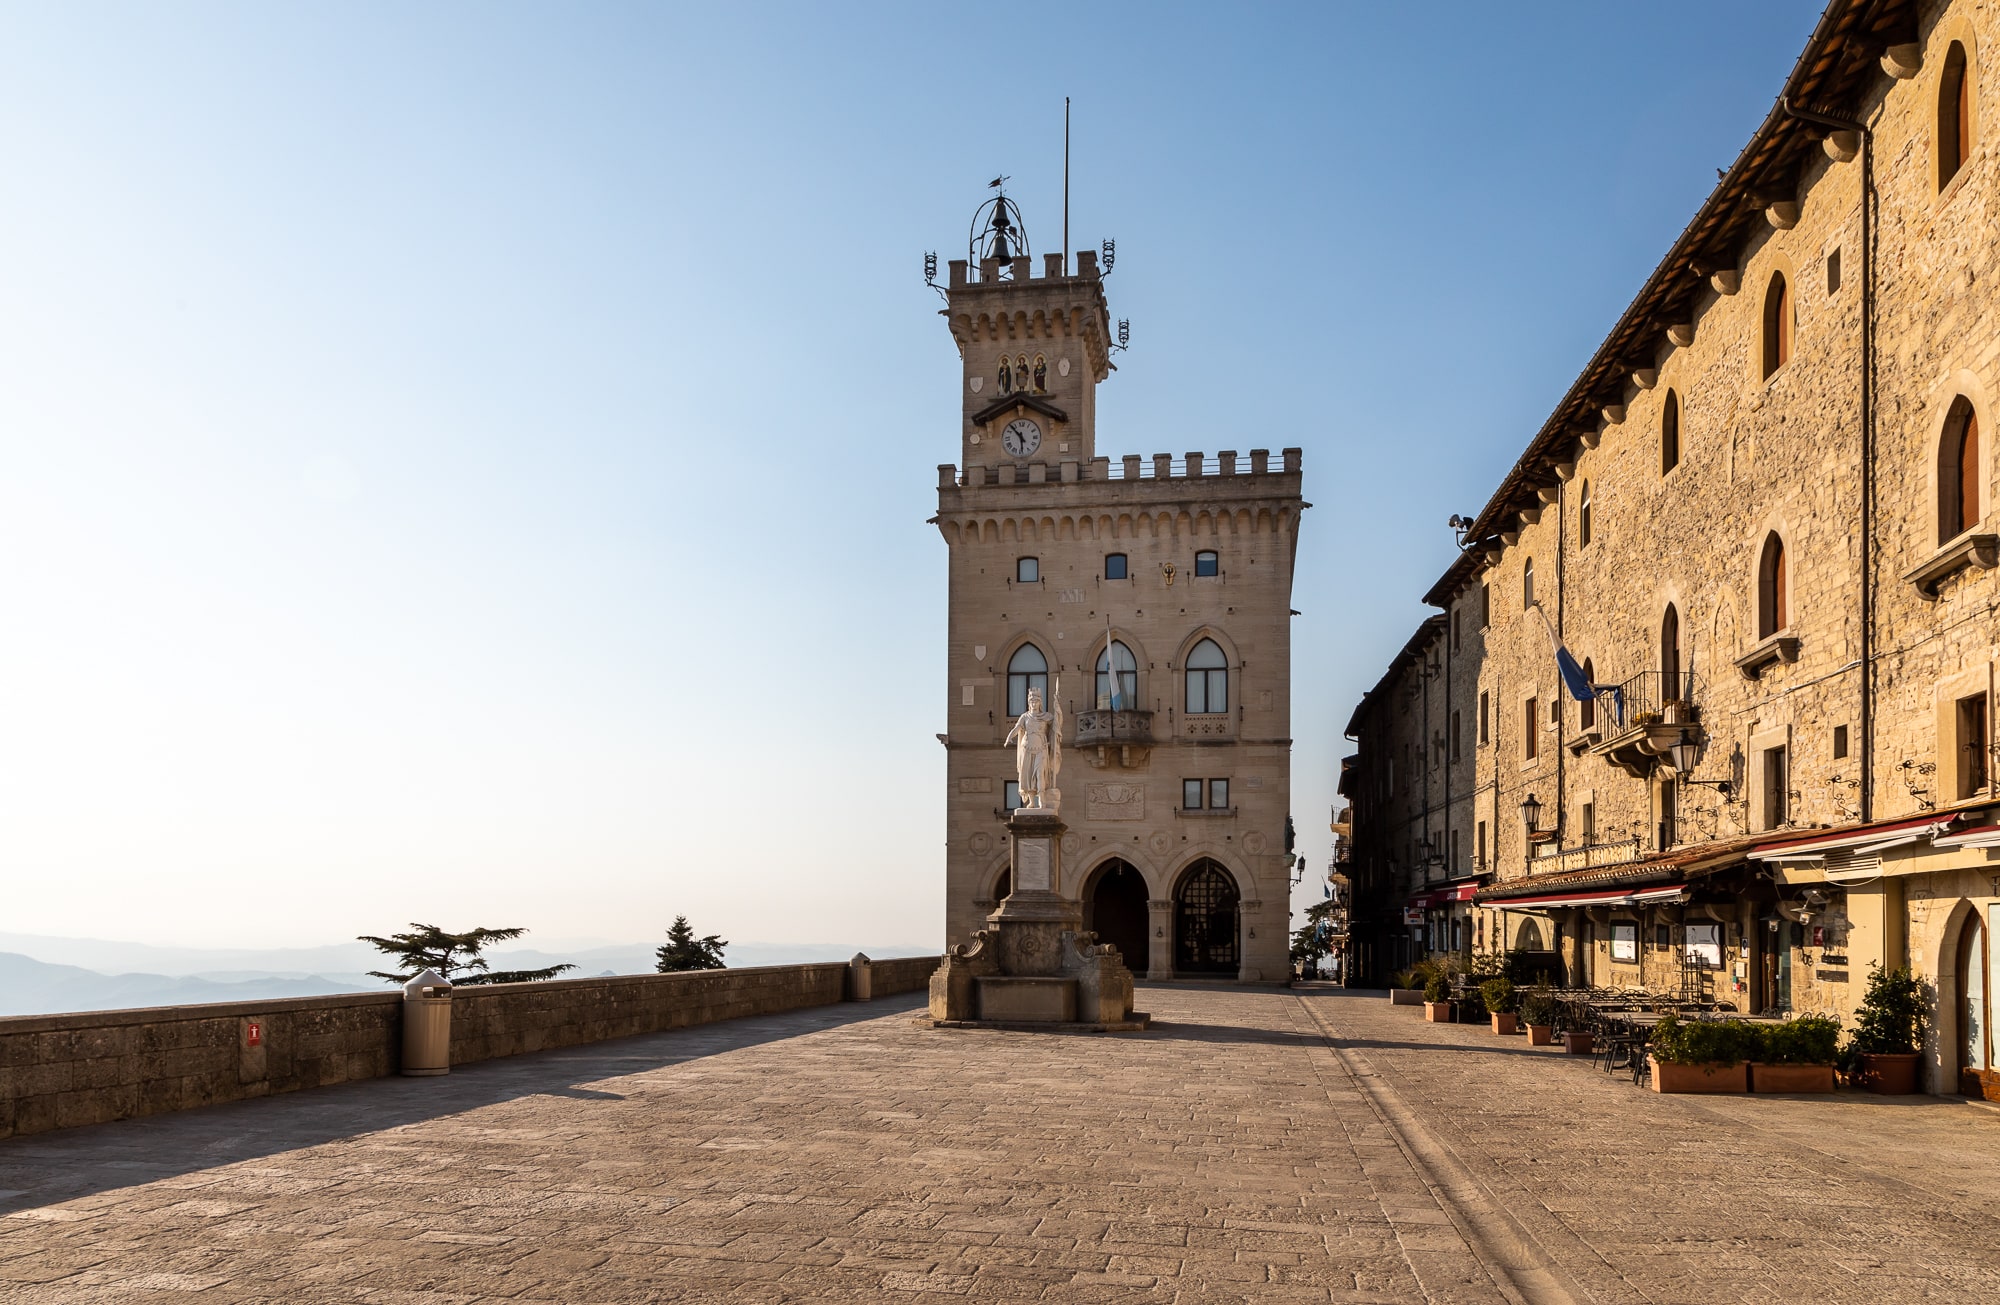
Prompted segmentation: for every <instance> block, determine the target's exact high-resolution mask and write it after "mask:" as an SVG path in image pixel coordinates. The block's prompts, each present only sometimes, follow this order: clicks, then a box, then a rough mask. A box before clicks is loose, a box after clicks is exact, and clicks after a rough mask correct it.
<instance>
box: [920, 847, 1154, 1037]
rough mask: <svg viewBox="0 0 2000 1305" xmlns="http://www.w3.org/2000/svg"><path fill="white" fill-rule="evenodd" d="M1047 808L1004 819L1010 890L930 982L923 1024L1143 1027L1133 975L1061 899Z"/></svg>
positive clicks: (1057, 850) (1077, 909)
mask: <svg viewBox="0 0 2000 1305" xmlns="http://www.w3.org/2000/svg"><path fill="white" fill-rule="evenodd" d="M1065 828H1066V826H1064V824H1063V822H1062V817H1061V816H1059V815H1057V814H1056V813H1055V812H1054V811H1049V810H1045V809H1036V808H1026V807H1024V808H1021V809H1019V810H1017V811H1015V812H1014V814H1013V816H1012V818H1010V819H1009V820H1008V822H1007V830H1008V834H1009V837H1010V839H1011V856H1010V858H1009V859H1010V874H1011V878H1012V884H1013V891H1012V892H1011V893H1010V894H1009V895H1008V897H1007V899H1006V900H1005V901H1003V902H1001V903H1000V906H999V909H997V910H995V911H994V912H993V913H992V914H991V915H989V916H987V917H986V928H984V929H981V930H980V931H979V933H978V935H977V936H976V937H975V938H974V939H973V941H972V942H971V943H970V944H967V945H963V946H959V947H954V948H952V950H951V952H950V954H949V955H947V956H946V957H945V961H944V964H943V965H941V966H939V967H938V970H937V972H936V973H935V974H933V975H932V976H931V1003H930V1017H931V1020H932V1022H933V1023H935V1024H938V1025H941V1026H948V1027H1014V1026H1023V1027H1027V1026H1037V1025H1040V1026H1047V1027H1066V1028H1078V1027H1087V1028H1097V1029H1143V1028H1145V1027H1146V1024H1147V1017H1146V1016H1145V1015H1144V1014H1142V1013H1136V1012H1134V1011H1133V1009H1132V972H1131V971H1130V970H1128V969H1126V968H1125V963H1124V961H1123V960H1122V959H1121V958H1120V957H1119V955H1118V949H1117V948H1115V947H1110V946H1100V945H1099V944H1098V942H1097V939H1096V937H1095V936H1094V935H1092V934H1088V933H1085V932H1083V906H1082V904H1081V903H1080V902H1076V901H1073V900H1071V899H1070V898H1068V897H1065V896H1064V895H1063V891H1062V889H1063V863H1062V836H1063V832H1064V829H1065Z"/></svg>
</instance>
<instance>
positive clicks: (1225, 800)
mask: <svg viewBox="0 0 2000 1305" xmlns="http://www.w3.org/2000/svg"><path fill="white" fill-rule="evenodd" d="M1208 809H1209V810H1211V811H1227V810H1229V781H1228V780H1226V779H1211V780H1210V781H1208Z"/></svg>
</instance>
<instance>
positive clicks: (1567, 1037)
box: [1563, 1029, 1597, 1056]
mask: <svg viewBox="0 0 2000 1305" xmlns="http://www.w3.org/2000/svg"><path fill="white" fill-rule="evenodd" d="M1596 1042H1597V1035H1596V1034H1595V1033H1592V1032H1591V1031H1590V1030H1589V1029H1585V1030H1584V1031H1583V1032H1581V1033H1565V1034H1563V1050H1564V1051H1567V1052H1568V1053H1569V1054H1570V1055H1572V1056H1588V1055H1589V1054H1590V1052H1591V1048H1592V1047H1593V1046H1594V1045H1595V1044H1596Z"/></svg>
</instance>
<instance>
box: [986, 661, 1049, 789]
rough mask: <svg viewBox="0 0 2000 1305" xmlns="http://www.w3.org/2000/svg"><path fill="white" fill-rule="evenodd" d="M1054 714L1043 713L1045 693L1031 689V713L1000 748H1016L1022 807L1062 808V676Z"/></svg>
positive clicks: (1015, 763) (1022, 719) (1029, 692)
mask: <svg viewBox="0 0 2000 1305" xmlns="http://www.w3.org/2000/svg"><path fill="white" fill-rule="evenodd" d="M1053 706H1054V710H1053V711H1043V710H1042V691H1041V690H1040V689H1030V690H1028V710H1026V711H1025V712H1022V713H1021V715H1020V718H1019V719H1017V720H1016V721H1015V722H1014V728H1013V729H1011V730H1008V731H1007V738H1006V740H1005V741H1004V742H1003V743H1001V745H1000V746H1001V747H1003V748H1004V747H1012V748H1013V749H1014V777H1015V779H1016V780H1018V781H1019V783H1020V786H1021V805H1022V806H1024V807H1030V808H1033V809H1036V810H1049V811H1054V810H1057V809H1058V808H1060V806H1061V805H1062V793H1061V791H1060V790H1059V789H1057V788H1056V773H1057V772H1058V771H1060V770H1061V769H1062V727H1063V712H1062V676H1060V675H1058V676H1057V677H1056V681H1055V702H1054V704H1053Z"/></svg>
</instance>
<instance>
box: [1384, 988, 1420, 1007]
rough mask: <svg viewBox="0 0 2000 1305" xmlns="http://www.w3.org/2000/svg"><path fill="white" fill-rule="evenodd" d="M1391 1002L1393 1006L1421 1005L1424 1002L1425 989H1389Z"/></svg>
mask: <svg viewBox="0 0 2000 1305" xmlns="http://www.w3.org/2000/svg"><path fill="white" fill-rule="evenodd" d="M1389 1004H1390V1005H1391V1006H1421V1005H1423V1004H1424V990H1423V989H1422V988H1391V989H1389Z"/></svg>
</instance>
